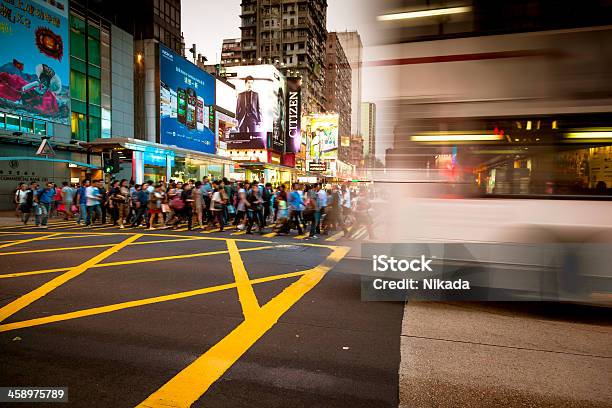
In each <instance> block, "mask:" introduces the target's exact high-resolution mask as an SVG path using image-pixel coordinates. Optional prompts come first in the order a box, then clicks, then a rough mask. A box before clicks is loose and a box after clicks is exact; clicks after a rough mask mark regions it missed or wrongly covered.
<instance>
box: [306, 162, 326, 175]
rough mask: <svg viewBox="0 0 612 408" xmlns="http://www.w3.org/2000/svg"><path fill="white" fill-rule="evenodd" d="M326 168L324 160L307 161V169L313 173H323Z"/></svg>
mask: <svg viewBox="0 0 612 408" xmlns="http://www.w3.org/2000/svg"><path fill="white" fill-rule="evenodd" d="M326 170H327V163H325V162H313V161H311V162H308V171H312V172H315V173H325V171H326Z"/></svg>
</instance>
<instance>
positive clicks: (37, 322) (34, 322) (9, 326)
mask: <svg viewBox="0 0 612 408" xmlns="http://www.w3.org/2000/svg"><path fill="white" fill-rule="evenodd" d="M306 272H307V271H297V272H290V273H285V274H282V275H272V276H266V277H264V278H258V279H253V280H252V281H251V284H258V283H265V282H272V281H275V280H281V279H287V278H293V277H296V276H301V275H304V274H305V273H306ZM235 287H236V283H235V282H232V283H227V284H224V285H218V286H211V287H208V288H202V289H195V290H189V291H186V292H178V293H172V294H169V295H162V296H154V297H150V298H145V299H139V300H132V301H128V302H121V303H115V304H112V305H107V306H99V307H94V308H91V309H83V310H77V311H75V312H68V313H62V314H57V315H52V316H45V317H39V318H35V319H29V320H22V321H20V322H14V323H6V324H2V325H0V333H1V332H7V331H11V330H17V329H23V328H26V327H33V326H41V325H44V324H49V323H56V322H62V321H65V320H72V319H78V318H81V317H87V316H94V315H98V314H103V313H110V312H116V311H118V310H123V309H129V308H133V307H139V306H146V305H150V304H153V303H160V302H167V301H171V300H178V299H185V298H188V297H193V296H198V295H204V294H206V293H213V292H220V291H223V290H228V289H233V288H235Z"/></svg>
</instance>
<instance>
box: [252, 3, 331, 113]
mask: <svg viewBox="0 0 612 408" xmlns="http://www.w3.org/2000/svg"><path fill="white" fill-rule="evenodd" d="M241 6H242V11H241V15H240V17H241V20H242V22H241V26H240V30H241V33H242V37H241V40H242V41H241V42H242V45H241V49H242V59H243V60H244V61H242V60H241V63H244V64H246V65H252V64H273V65H275V66H277V67H278V69H279V70H280V71H281V72H282V73H283V74H284V75H285V76H287V77H295V76H300V77H302V108H303V111H304V112H321V111H323V110H324V109H325V104H324V84H325V65H324V64H325V40H326V35H327V30H326V29H325V27H326V14H327V1H326V0H299V1H295V0H291V1H290V0H244V1H242V4H241Z"/></svg>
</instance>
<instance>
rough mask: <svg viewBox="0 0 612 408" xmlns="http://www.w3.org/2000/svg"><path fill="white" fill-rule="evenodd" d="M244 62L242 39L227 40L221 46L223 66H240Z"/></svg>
mask: <svg viewBox="0 0 612 408" xmlns="http://www.w3.org/2000/svg"><path fill="white" fill-rule="evenodd" d="M241 62H242V48H241V44H240V38H226V39H224V40H223V44H221V64H223V65H226V66H231V65H239V64H240V63H241Z"/></svg>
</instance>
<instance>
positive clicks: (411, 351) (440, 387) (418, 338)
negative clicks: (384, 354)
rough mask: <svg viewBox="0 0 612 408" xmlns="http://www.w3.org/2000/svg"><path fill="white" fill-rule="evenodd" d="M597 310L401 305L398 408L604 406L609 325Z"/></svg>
mask: <svg viewBox="0 0 612 408" xmlns="http://www.w3.org/2000/svg"><path fill="white" fill-rule="evenodd" d="M600 315H601V316H600ZM567 316H569V318H568V317H567ZM602 316H605V311H603V310H598V309H593V308H584V307H582V306H577V305H567V304H555V303H544V302H530V303H523V302H521V303H518V302H517V303H513V302H508V303H490V304H489V303H469V302H464V303H442V302H410V303H407V304H406V307H405V310H404V320H403V323H402V339H401V363H400V369H399V378H400V388H399V392H400V408H413V407H457V406H461V407H515V406H545V407H556V406H565V407H603V406H610V405H609V404H610V401H612V388H611V387H610V382H609V381H610V378H612V364H610V361H611V360H610V359H611V358H612V350H611V349H610V344H612V326H611V325H610V320H609V319H607V318H605V317H602ZM576 319H578V320H579V322H576V321H573V320H576ZM597 319H599V321H597ZM585 322H586V323H585Z"/></svg>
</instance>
